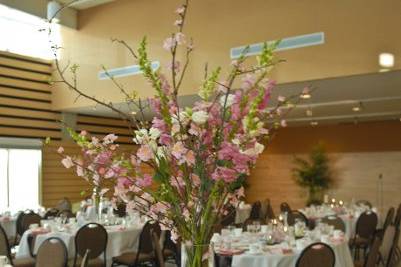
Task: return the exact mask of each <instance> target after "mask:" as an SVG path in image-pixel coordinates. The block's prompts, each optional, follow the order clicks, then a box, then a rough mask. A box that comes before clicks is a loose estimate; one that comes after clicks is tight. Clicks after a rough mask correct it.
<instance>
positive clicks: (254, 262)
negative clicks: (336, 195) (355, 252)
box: [231, 239, 354, 267]
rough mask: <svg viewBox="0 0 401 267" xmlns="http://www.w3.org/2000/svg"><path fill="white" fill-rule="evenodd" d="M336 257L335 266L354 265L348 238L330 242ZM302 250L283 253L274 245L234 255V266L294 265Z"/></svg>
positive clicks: (285, 266) (271, 266) (278, 246)
mask: <svg viewBox="0 0 401 267" xmlns="http://www.w3.org/2000/svg"><path fill="white" fill-rule="evenodd" d="M330 246H331V248H332V249H333V251H334V254H335V257H336V264H335V267H353V266H354V263H353V261H352V256H351V252H350V249H349V247H348V242H347V239H345V240H344V241H342V242H339V243H335V244H330ZM300 254H301V250H296V249H294V250H293V253H290V254H283V253H282V252H281V248H280V245H277V246H272V247H271V249H270V251H268V252H263V253H261V254H258V255H251V254H247V253H244V254H241V255H234V256H233V258H232V264H231V266H232V267H249V266H252V267H265V266H269V267H293V266H295V264H296V262H297V259H298V257H299V256H300Z"/></svg>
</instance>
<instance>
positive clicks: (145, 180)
mask: <svg viewBox="0 0 401 267" xmlns="http://www.w3.org/2000/svg"><path fill="white" fill-rule="evenodd" d="M136 185H137V186H139V187H142V188H143V187H148V186H151V185H152V176H150V175H149V174H144V175H143V177H142V178H137V179H136Z"/></svg>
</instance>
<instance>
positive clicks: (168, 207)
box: [54, 1, 298, 267]
mask: <svg viewBox="0 0 401 267" xmlns="http://www.w3.org/2000/svg"><path fill="white" fill-rule="evenodd" d="M187 10H188V1H186V2H185V4H184V5H182V6H180V7H179V8H178V9H177V10H176V13H177V16H178V19H177V21H176V22H175V25H176V26H177V29H178V30H177V32H175V33H173V34H171V36H170V37H168V38H167V39H166V40H165V41H164V44H163V47H164V48H165V49H166V50H167V51H168V52H170V53H171V56H172V57H171V58H172V59H171V62H170V64H169V68H168V70H169V71H170V74H169V75H165V74H163V73H162V70H161V69H159V70H154V69H152V67H151V61H150V60H149V58H148V54H147V48H146V47H147V41H146V38H144V39H143V41H142V42H141V44H140V46H139V48H138V49H137V50H134V49H132V48H131V47H129V46H128V45H127V43H125V42H124V41H121V40H116V41H117V42H119V43H121V44H122V45H124V46H126V47H127V48H128V49H129V51H130V52H131V54H132V55H133V56H134V57H135V58H136V60H137V62H138V64H139V66H140V69H141V71H142V72H143V75H144V77H145V78H146V79H147V80H148V81H149V83H150V84H151V85H152V87H153V88H154V90H155V93H156V95H155V97H154V98H153V99H149V101H148V102H149V108H150V109H152V110H153V111H154V112H155V116H154V118H153V119H152V120H151V122H150V121H146V120H145V117H146V116H144V109H145V108H146V106H144V105H143V103H144V101H143V100H141V99H139V98H138V97H137V94H135V93H130V92H126V91H125V90H124V88H123V87H122V86H121V85H119V84H118V83H117V82H116V81H115V80H114V78H113V77H112V76H111V75H110V78H111V80H112V81H113V82H114V83H115V84H116V85H117V87H118V88H119V89H120V90H121V92H122V93H123V94H124V95H125V96H126V97H127V101H129V102H130V103H131V104H134V105H136V107H137V110H136V111H134V112H130V113H125V112H122V111H121V110H119V109H117V108H116V107H114V106H113V105H112V104H110V103H107V102H103V101H100V100H98V99H96V98H93V97H90V96H88V95H86V94H85V93H84V92H83V91H81V90H80V89H79V88H77V86H76V83H74V82H70V81H68V79H67V78H66V77H65V75H64V72H63V70H65V68H62V67H61V66H60V63H59V62H58V60H57V59H56V67H57V69H58V70H59V74H60V77H61V80H62V81H63V82H64V83H65V84H66V85H67V86H68V87H69V88H70V89H72V90H73V91H75V92H77V93H78V94H79V95H80V96H84V97H88V98H90V99H92V100H94V101H95V102H96V103H97V104H99V105H103V106H106V107H109V108H110V109H112V110H113V111H115V112H117V114H119V115H120V116H121V117H122V118H123V119H124V120H125V121H127V123H128V127H130V129H133V142H134V143H135V144H136V145H137V150H136V151H135V152H133V153H131V154H127V153H122V152H119V148H118V145H116V144H115V141H116V139H117V138H116V137H115V136H114V135H108V136H106V137H105V138H104V139H103V140H102V141H99V140H98V139H97V138H95V137H90V136H89V135H87V134H86V133H84V134H76V133H73V134H72V137H73V139H74V140H75V141H76V142H77V144H78V145H79V146H81V147H82V152H83V155H85V158H86V159H88V161H80V160H78V158H80V157H71V156H68V155H65V154H64V153H63V151H62V149H61V150H60V152H61V153H62V155H63V157H64V159H63V163H64V165H65V166H66V167H75V168H76V170H77V174H78V175H79V176H82V177H84V178H86V179H87V178H88V177H91V181H92V182H93V183H95V184H96V183H97V181H99V180H103V179H106V180H112V181H114V184H115V186H114V196H115V197H116V198H118V199H120V200H123V201H124V202H126V203H127V209H133V210H137V211H139V212H141V213H142V214H144V215H146V216H148V217H149V218H151V219H152V220H154V221H157V222H158V223H159V224H160V226H161V227H162V229H164V230H170V231H171V233H172V238H173V239H174V240H176V241H177V240H180V241H181V242H183V244H185V245H186V248H187V249H186V254H187V256H188V259H187V263H186V265H187V266H193V267H197V266H202V265H203V264H204V262H205V255H207V254H205V252H206V249H205V246H206V245H208V244H209V241H210V237H211V234H212V232H213V227H214V225H216V224H218V223H219V220H220V219H221V218H222V216H224V215H225V214H226V213H227V211H228V208H229V207H230V206H232V205H237V203H238V202H239V199H240V198H241V197H243V196H244V189H243V187H240V188H238V183H236V182H237V181H238V179H243V177H244V176H248V175H249V174H250V171H251V168H252V167H253V166H254V165H255V162H256V160H257V158H258V156H259V155H260V154H261V153H262V152H263V151H264V149H265V145H266V144H267V142H268V141H269V140H270V135H271V134H272V132H274V130H275V129H277V128H278V127H280V125H283V126H284V125H285V121H284V120H282V118H281V117H282V116H283V115H285V113H287V112H288V110H289V109H288V107H287V104H288V103H289V101H290V100H291V98H287V99H286V98H285V97H283V96H280V97H279V98H278V101H277V102H276V103H277V104H276V105H274V106H269V102H270V98H271V92H272V90H273V87H274V85H275V83H274V81H272V80H270V79H268V77H267V76H268V73H269V71H270V70H271V68H272V66H273V65H274V64H275V63H277V62H278V61H276V60H275V59H274V57H273V51H274V49H275V47H276V46H277V44H278V43H277V42H275V43H272V44H265V45H264V48H263V51H262V53H261V55H260V56H258V64H257V65H256V66H246V64H245V61H246V59H247V57H246V56H245V55H246V52H247V48H246V49H244V51H243V55H242V56H241V57H239V58H238V59H237V60H234V61H233V62H232V65H231V70H230V71H229V72H228V75H227V76H226V77H223V75H222V71H221V68H216V69H215V70H213V71H211V72H208V71H206V72H205V79H204V80H203V81H202V82H201V83H200V89H199V100H198V101H197V102H196V103H194V105H193V106H192V107H186V108H183V107H181V106H180V105H179V104H178V95H179V89H180V87H181V84H182V81H183V79H184V77H185V73H186V70H187V66H188V64H189V59H190V54H191V53H192V52H193V50H194V46H193V43H192V41H189V39H188V38H187V37H186V36H185V35H184V33H183V28H184V25H185V18H186V14H187ZM54 49H55V51H57V49H58V48H57V47H54ZM179 51H182V52H183V53H182V54H183V55H184V58H185V60H184V62H183V63H181V62H179V61H178V59H177V55H178V53H179ZM71 71H72V73H73V75H74V79H73V80H74V81H76V79H77V78H76V75H77V67H76V66H73V67H72V68H71ZM106 73H107V72H106ZM292 98H294V99H295V98H296V99H298V98H297V96H293V97H292ZM283 108H284V109H283ZM131 113H133V114H137V115H132V114H131ZM143 166H147V167H148V168H150V169H151V170H152V173H146V172H144V168H143Z"/></svg>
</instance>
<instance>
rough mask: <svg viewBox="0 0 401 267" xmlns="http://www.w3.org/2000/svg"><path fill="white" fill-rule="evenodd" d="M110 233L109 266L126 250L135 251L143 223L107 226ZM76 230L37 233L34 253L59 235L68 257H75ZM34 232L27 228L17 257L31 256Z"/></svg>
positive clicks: (107, 252)
mask: <svg viewBox="0 0 401 267" xmlns="http://www.w3.org/2000/svg"><path fill="white" fill-rule="evenodd" d="M105 228H106V230H107V234H108V239H107V248H106V257H107V258H106V259H107V266H111V259H112V258H113V257H116V256H119V255H121V254H122V253H125V252H131V251H135V250H136V249H137V247H138V240H139V235H140V233H141V231H142V228H143V225H134V226H129V227H126V228H125V227H122V226H106V227H105ZM76 231H77V230H75V231H72V232H68V231H52V232H49V233H45V234H37V235H36V238H35V244H34V247H33V253H34V254H36V252H37V250H38V248H39V247H40V245H41V244H42V242H43V241H45V240H46V239H48V238H50V237H58V238H60V239H61V240H63V241H64V243H65V245H66V247H67V250H68V258H69V259H73V258H74V256H75V234H76ZM31 233H32V230H27V231H26V232H25V233H24V234H23V236H22V238H21V241H20V245H19V248H18V251H17V254H16V258H17V259H18V258H25V257H30V254H29V244H28V236H29V235H30V234H31Z"/></svg>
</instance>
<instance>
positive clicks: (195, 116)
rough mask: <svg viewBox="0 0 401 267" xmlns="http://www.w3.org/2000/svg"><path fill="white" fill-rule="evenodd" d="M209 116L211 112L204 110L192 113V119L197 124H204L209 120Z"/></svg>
mask: <svg viewBox="0 0 401 267" xmlns="http://www.w3.org/2000/svg"><path fill="white" fill-rule="evenodd" d="M208 117H209V114H208V113H207V112H206V111H203V110H201V111H196V112H194V113H192V120H193V121H194V122H195V123H196V124H204V123H205V122H206V121H207V119H208Z"/></svg>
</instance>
